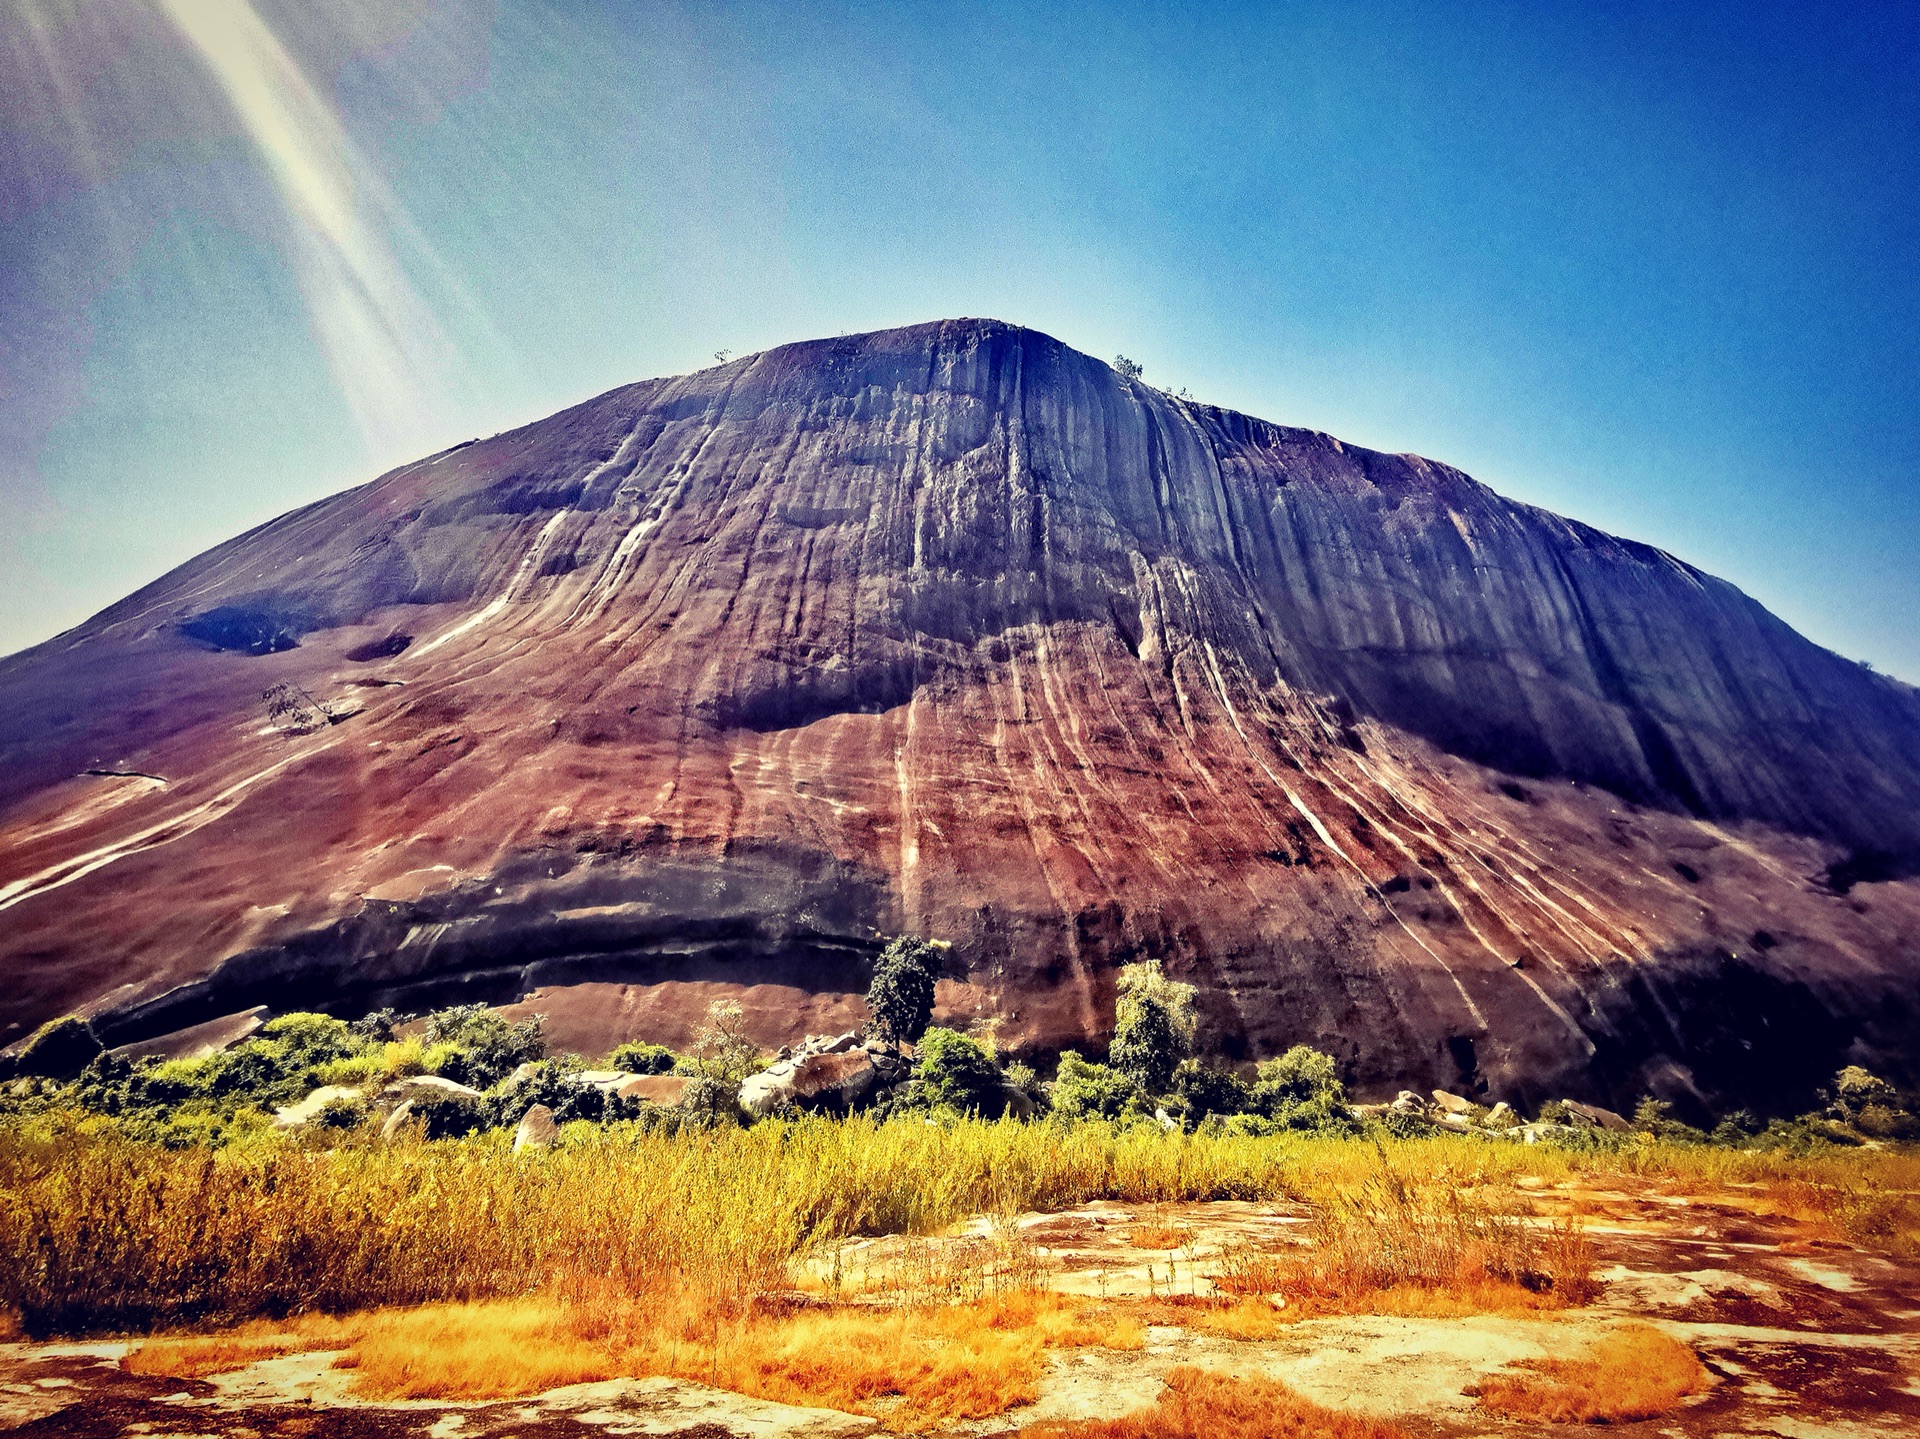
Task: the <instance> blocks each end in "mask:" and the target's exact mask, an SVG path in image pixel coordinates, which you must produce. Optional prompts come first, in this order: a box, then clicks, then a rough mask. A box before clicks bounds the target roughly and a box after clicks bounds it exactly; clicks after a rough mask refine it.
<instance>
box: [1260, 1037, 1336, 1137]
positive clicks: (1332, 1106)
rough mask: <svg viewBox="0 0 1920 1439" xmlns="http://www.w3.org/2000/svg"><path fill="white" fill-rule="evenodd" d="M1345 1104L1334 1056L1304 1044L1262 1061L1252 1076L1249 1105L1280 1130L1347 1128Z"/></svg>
mask: <svg viewBox="0 0 1920 1439" xmlns="http://www.w3.org/2000/svg"><path fill="white" fill-rule="evenodd" d="M1346 1105H1347V1090H1346V1086H1345V1085H1343V1084H1341V1082H1340V1075H1339V1070H1338V1067H1337V1066H1336V1065H1335V1064H1334V1061H1333V1056H1331V1055H1328V1054H1322V1053H1321V1052H1320V1051H1319V1050H1317V1049H1310V1048H1308V1047H1307V1046H1306V1045H1304V1044H1296V1045H1294V1046H1293V1048H1292V1049H1289V1050H1288V1051H1287V1052H1286V1053H1285V1054H1283V1055H1281V1056H1280V1057H1279V1058H1278V1059H1269V1060H1266V1061H1264V1062H1263V1063H1262V1064H1261V1065H1260V1068H1259V1069H1258V1071H1257V1072H1256V1074H1255V1077H1254V1084H1253V1095H1252V1108H1253V1109H1254V1111H1255V1112H1256V1113H1259V1114H1263V1115H1265V1116H1266V1117H1267V1118H1268V1119H1271V1120H1272V1121H1273V1122H1274V1123H1275V1124H1277V1125H1279V1126H1280V1127H1281V1128H1283V1129H1308V1130H1323V1129H1337V1128H1344V1127H1347V1126H1349V1125H1350V1124H1351V1120H1350V1118H1349V1117H1348V1114H1347V1108H1346Z"/></svg>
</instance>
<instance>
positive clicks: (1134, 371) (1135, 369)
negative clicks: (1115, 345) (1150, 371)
mask: <svg viewBox="0 0 1920 1439" xmlns="http://www.w3.org/2000/svg"><path fill="white" fill-rule="evenodd" d="M1113 368H1114V371H1115V373H1116V374H1118V375H1119V376H1120V378H1121V379H1123V380H1137V379H1139V378H1140V377H1141V376H1142V375H1144V374H1146V372H1147V367H1146V366H1145V365H1143V364H1141V363H1140V362H1139V361H1138V360H1129V359H1128V358H1127V357H1126V356H1125V355H1115V356H1114V357H1113Z"/></svg>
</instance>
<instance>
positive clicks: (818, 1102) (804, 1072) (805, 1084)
mask: <svg viewBox="0 0 1920 1439" xmlns="http://www.w3.org/2000/svg"><path fill="white" fill-rule="evenodd" d="M835 1043H838V1041H837V1040H836V1041H835ZM879 1087H880V1071H879V1069H878V1068H877V1067H876V1066H875V1065H874V1062H873V1058H872V1056H871V1055H869V1054H868V1053H867V1052H866V1051H865V1050H862V1049H855V1048H852V1047H851V1046H849V1047H847V1048H845V1049H833V1050H827V1051H824V1052H822V1053H819V1054H810V1055H808V1056H807V1057H806V1058H805V1059H803V1060H801V1061H800V1062H799V1063H798V1064H797V1065H795V1066H794V1071H793V1088H792V1098H793V1101H794V1102H795V1103H796V1104H799V1105H801V1106H802V1107H803V1108H806V1109H828V1110H833V1111H835V1112H845V1111H848V1110H852V1109H855V1108H857V1107H859V1106H860V1105H862V1104H864V1103H865V1102H866V1101H867V1100H868V1099H870V1098H871V1097H872V1095H873V1092H874V1090H876V1089H878V1088H879Z"/></svg>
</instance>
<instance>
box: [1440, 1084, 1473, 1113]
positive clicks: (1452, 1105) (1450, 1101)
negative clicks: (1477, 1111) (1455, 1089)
mask: <svg viewBox="0 0 1920 1439" xmlns="http://www.w3.org/2000/svg"><path fill="white" fill-rule="evenodd" d="M1433 1102H1434V1103H1435V1104H1437V1105H1439V1106H1440V1108H1441V1109H1443V1110H1445V1111H1446V1112H1447V1113H1448V1114H1471V1113H1473V1110H1474V1103H1473V1101H1472V1100H1471V1099H1462V1098H1461V1097H1460V1096H1459V1095H1457V1094H1449V1093H1448V1092H1447V1091H1446V1090H1444V1089H1436V1090H1434V1091H1433Z"/></svg>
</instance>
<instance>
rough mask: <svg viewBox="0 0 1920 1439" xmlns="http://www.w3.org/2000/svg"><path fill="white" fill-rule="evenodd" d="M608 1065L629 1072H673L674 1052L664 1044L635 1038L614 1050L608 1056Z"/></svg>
mask: <svg viewBox="0 0 1920 1439" xmlns="http://www.w3.org/2000/svg"><path fill="white" fill-rule="evenodd" d="M607 1065H608V1067H609V1068H611V1069H619V1070H624V1071H625V1072H626V1073H628V1074H671V1073H673V1066H674V1053H673V1051H672V1050H671V1049H668V1048H667V1047H666V1045H664V1044H646V1043H643V1042H641V1041H639V1040H634V1041H631V1042H630V1043H627V1044H623V1045H621V1046H620V1047H619V1048H618V1049H616V1050H614V1052H613V1053H612V1054H611V1055H609V1056H608V1057H607Z"/></svg>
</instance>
